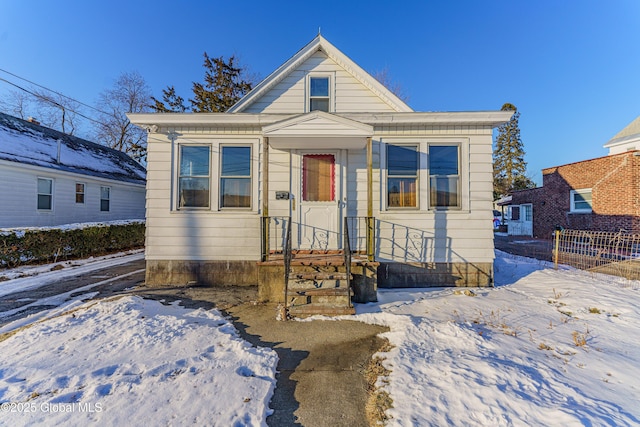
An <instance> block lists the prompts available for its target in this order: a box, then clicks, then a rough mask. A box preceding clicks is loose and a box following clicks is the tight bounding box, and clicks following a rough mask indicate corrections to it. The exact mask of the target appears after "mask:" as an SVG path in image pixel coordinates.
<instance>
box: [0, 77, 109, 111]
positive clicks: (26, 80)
mask: <svg viewBox="0 0 640 427" xmlns="http://www.w3.org/2000/svg"><path fill="white" fill-rule="evenodd" d="M0 71H2V72H3V73H7V74H9V75H11V76H13V77H15V78H18V79H20V80H23V81H25V82H27V83H29V84H32V85H34V86H38V87H39V88H42V89H44V90H48V91H49V92H53V93H55V94H56V95H59V96H62V97H63V98H67V99H69V100H71V101H73V102H77V103H78V104H80V105H84V106H85V107H87V108H90V109H92V110H95V111H97V112H98V113H100V114H106V115H109V113H105V112H104V111H101V110H99V109H97V108H96V107H93V106H91V105H89V104H85V103H84V102H82V101H78V100H77V99H74V98H71V97H70V96H67V95H64V94H62V93H60V92H56V91H55V90H53V89H49V88H48V87H45V86H42V85H40V84H38V83H35V82H32V81H31V80H28V79H25V78H24V77H20V76H19V75H17V74H14V73H12V72H9V71H7V70H3V69H2V68H0ZM2 80H4V79H2ZM4 81H5V82H7V83H9V84H12V85H13V86H16V87H18V86H17V85H15V84H13V83H11V82H9V81H7V80H4ZM23 90H24V89H23ZM32 95H33V94H32Z"/></svg>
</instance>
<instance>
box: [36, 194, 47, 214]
mask: <svg viewBox="0 0 640 427" xmlns="http://www.w3.org/2000/svg"><path fill="white" fill-rule="evenodd" d="M32 206H33V205H32ZM38 209H45V210H51V196H49V195H45V194H38Z"/></svg>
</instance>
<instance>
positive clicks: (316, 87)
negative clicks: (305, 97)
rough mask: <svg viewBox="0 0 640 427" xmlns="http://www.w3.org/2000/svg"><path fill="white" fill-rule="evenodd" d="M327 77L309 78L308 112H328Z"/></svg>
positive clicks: (329, 98)
mask: <svg viewBox="0 0 640 427" xmlns="http://www.w3.org/2000/svg"><path fill="white" fill-rule="evenodd" d="M329 93H330V92H329V77H310V78H309V111H326V112H329V104H330V101H331V97H330V96H329Z"/></svg>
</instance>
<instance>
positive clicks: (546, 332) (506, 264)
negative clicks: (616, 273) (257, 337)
mask: <svg viewBox="0 0 640 427" xmlns="http://www.w3.org/2000/svg"><path fill="white" fill-rule="evenodd" d="M497 255H498V257H497V259H496V264H495V273H496V287H495V288H492V289H470V290H469V291H470V292H466V293H465V292H464V290H460V289H451V288H447V289H442V288H439V289H413V290H406V291H402V290H381V291H379V299H380V301H379V302H378V303H375V304H373V303H371V304H362V305H358V306H357V311H358V314H357V315H356V316H355V319H358V320H361V321H364V322H370V323H376V324H383V325H387V326H389V327H390V329H391V331H390V332H388V333H386V334H385V336H386V337H387V338H388V339H389V340H390V341H391V343H392V344H393V345H394V346H395V347H394V348H393V349H392V350H391V351H390V352H388V353H382V354H380V355H381V356H383V357H386V361H385V363H386V365H387V367H388V368H389V369H391V374H390V377H389V378H388V380H389V382H388V384H384V383H383V382H382V379H381V381H380V385H381V386H383V388H384V390H386V391H387V392H388V393H390V395H391V398H392V399H393V405H394V408H393V409H391V410H390V411H389V415H391V416H392V417H393V418H392V419H391V420H390V422H389V424H390V425H400V426H409V425H411V426H428V425H465V426H466V425H490V426H500V425H505V426H508V425H514V426H520V425H522V426H524V425H527V426H530V425H540V426H542V425H545V426H546V425H563V426H571V425H638V424H640V405H639V404H638V402H640V363H639V362H640V338H639V334H638V332H639V326H638V325H640V293H639V292H640V286H639V283H638V282H628V281H624V280H617V279H615V278H612V277H610V276H592V275H589V274H586V273H584V272H578V271H576V270H572V269H568V268H564V269H560V270H558V271H556V270H553V268H552V267H551V266H549V265H547V264H545V263H542V262H540V261H536V260H531V259H527V258H519V257H515V256H511V255H508V254H504V253H501V252H498V253H497ZM78 268H79V267H78ZM65 270H67V269H64V270H62V271H60V272H52V273H51V274H54V273H62V272H64V271H65ZM47 274H49V273H47ZM35 277H38V276H35ZM43 277H44V275H43ZM48 277H49V278H48V279H47V280H50V279H51V277H52V276H51V275H49V276H48ZM31 279H32V280H36V279H35V278H34V277H32V278H31ZM12 282H13V280H9V281H6V282H2V283H0V292H1V289H2V287H4V286H8V287H11V286H13V285H12ZM0 315H1V313H0ZM47 317H48V318H47ZM352 319H353V318H352ZM313 321H321V320H313ZM27 324H29V325H30V327H27V328H24V325H27ZM10 331H11V332H13V333H14V334H13V335H11V336H10V337H9V338H7V339H5V340H4V341H1V342H0V355H1V356H0V403H2V405H0V407H1V409H2V412H3V413H2V414H0V424H2V425H12V426H17V425H34V424H47V425H60V424H64V425H86V424H87V423H89V422H92V421H98V422H99V423H100V424H101V425H103V424H106V425H135V424H136V423H138V425H147V424H149V425H183V424H195V425H221V426H229V425H234V426H244V425H246V426H254V425H265V419H266V416H267V415H268V414H269V411H270V410H269V407H268V403H269V399H270V398H271V396H272V394H273V388H274V386H275V379H274V378H275V366H276V363H277V356H276V354H275V352H273V351H272V350H269V349H256V348H252V347H251V346H250V345H249V344H247V343H246V342H244V341H242V340H241V339H240V338H239V337H238V335H237V333H236V331H235V329H234V328H233V326H232V325H231V324H230V323H229V322H228V321H227V320H225V319H224V318H222V317H221V316H220V314H219V313H218V312H217V311H215V310H211V311H203V310H201V309H200V310H191V309H185V308H182V307H180V306H178V305H176V304H172V305H162V304H160V303H159V302H156V301H150V300H143V299H140V298H138V297H130V296H127V297H122V298H118V299H110V300H103V301H99V302H96V301H91V302H87V303H83V302H81V301H79V300H71V301H67V302H64V305H62V306H61V307H59V308H57V309H54V310H51V311H49V312H48V314H47V316H45V317H44V318H43V316H42V315H39V316H38V317H34V318H33V319H30V318H27V319H22V320H20V321H16V322H14V323H11V324H8V325H5V326H4V327H2V328H0V333H3V332H10Z"/></svg>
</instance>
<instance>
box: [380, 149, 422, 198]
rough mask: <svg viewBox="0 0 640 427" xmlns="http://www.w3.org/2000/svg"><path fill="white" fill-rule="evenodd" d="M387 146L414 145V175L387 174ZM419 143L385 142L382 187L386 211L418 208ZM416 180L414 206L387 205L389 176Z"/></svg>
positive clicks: (419, 183) (419, 181) (419, 189)
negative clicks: (383, 183)
mask: <svg viewBox="0 0 640 427" xmlns="http://www.w3.org/2000/svg"><path fill="white" fill-rule="evenodd" d="M389 146H395V147H414V148H415V149H416V173H415V175H390V174H389ZM420 147H421V144H420V142H410V141H406V142H387V143H386V144H385V149H384V155H385V158H384V170H385V180H384V182H385V187H384V190H385V191H384V194H385V197H384V205H385V209H386V210H388V211H415V210H420V193H421V180H420V170H421V163H420V157H421V153H422V151H421V149H420ZM414 177H415V180H416V205H415V206H389V178H414Z"/></svg>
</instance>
